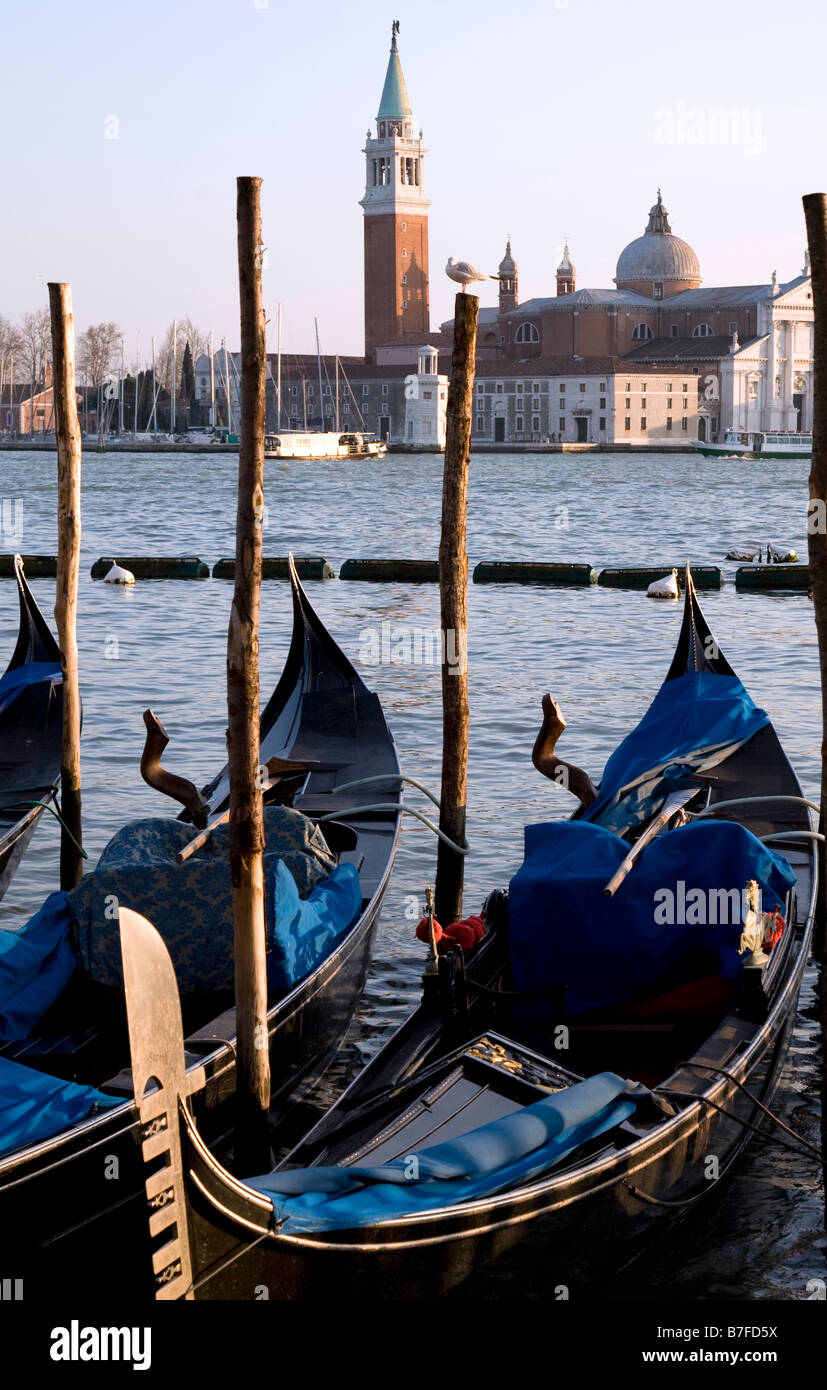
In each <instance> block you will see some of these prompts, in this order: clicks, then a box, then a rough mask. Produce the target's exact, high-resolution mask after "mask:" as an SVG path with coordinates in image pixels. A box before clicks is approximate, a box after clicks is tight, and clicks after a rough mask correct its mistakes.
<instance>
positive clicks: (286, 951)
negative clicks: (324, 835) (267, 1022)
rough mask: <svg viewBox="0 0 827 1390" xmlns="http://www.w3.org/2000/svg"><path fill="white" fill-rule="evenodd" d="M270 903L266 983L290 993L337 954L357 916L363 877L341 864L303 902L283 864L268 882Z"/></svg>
mask: <svg viewBox="0 0 827 1390" xmlns="http://www.w3.org/2000/svg"><path fill="white" fill-rule="evenodd" d="M266 901H267V936H268V956H267V978H268V981H269V983H270V987H271V988H272V989H289V988H291V987H292V986H293V985H294V984H296V983H297V982H298V981H299V980H303V979H304V977H305V975H309V974H310V972H311V970H315V968H316V966H317V965H320V964H321V963H322V961H323V960H325V959H326V957H327V956H329V955H330V953H331V952H332V951H333V950H335V948H336V947H337V946H338V944H339V942H340V941H341V939H342V937H343V936H344V935H345V934H346V932H347V929H348V927H350V926H351V924H352V923H353V922H354V921H355V920H356V918H357V917H358V916H359V912H360V910H361V907H362V890H361V888H360V886H359V874H358V872H357V870H356V868H355V867H354V865H353V864H339V865H337V867H336V868H335V869H333V870H332V871H331V873H330V874H329V875H328V877H327V878H326V879H323V880H322V882H321V883H317V884H316V887H315V888H314V889H313V890H312V891H311V893H310V895H309V897H307V898H304V899H302V898H300V897H299V890H298V888H297V886H296V880H295V879H294V877H293V875H292V874H291V872H290V870H289V869H288V868H287V865H286V864H284V863H283V861H282V860H279V862H278V864H277V865H276V867H275V869H274V870H273V872H272V873H271V874H269V876H268V879H267V885H266Z"/></svg>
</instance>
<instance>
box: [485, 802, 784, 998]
mask: <svg viewBox="0 0 827 1390" xmlns="http://www.w3.org/2000/svg"><path fill="white" fill-rule="evenodd" d="M628 850H629V846H628V844H626V843H625V841H623V840H621V839H620V838H619V837H618V836H617V835H614V834H613V833H612V832H611V831H610V830H606V829H605V828H604V827H603V826H601V825H590V824H588V822H585V821H562V822H560V821H554V822H549V823H546V824H543V825H527V826H526V828H525V859H524V861H523V864H522V867H521V868H520V869H518V871H517V873H516V874H515V875H514V878H513V879H512V880H511V888H510V891H509V912H508V915H509V939H510V945H511V964H512V971H513V980H514V988H515V989H516V990H526V991H532V990H548V989H554V988H558V987H561V986H566V992H565V995H564V996H563V999H562V1009H563V1013H564V1014H565V1015H566V1016H567V1017H577V1016H578V1015H581V1014H584V1013H588V1012H590V1011H591V1010H594V1009H600V1008H603V1007H605V1006H607V1005H609V1004H613V1003H617V1002H619V1001H621V1000H624V999H627V998H629V997H630V996H631V995H633V994H636V993H637V992H639V991H642V990H645V989H646V988H647V987H649V986H650V985H653V984H654V983H655V982H656V981H657V980H658V977H659V976H661V975H662V974H663V973H664V972H665V971H666V970H667V969H669V967H670V966H672V965H674V964H675V963H676V962H677V961H679V960H680V959H681V957H683V956H685V955H687V953H688V952H689V951H690V950H691V949H693V948H697V947H702V948H704V955H705V958H706V959H707V960H708V965H707V967H706V968H705V970H704V971H703V973H708V972H715V973H718V974H719V975H720V976H721V977H722V978H725V979H734V978H735V977H736V976H737V975H738V974H739V973H740V971H741V968H742V962H741V958H740V956H739V955H738V946H739V943H740V938H741V927H742V912H741V908H742V894H743V890H744V889H745V887H746V885H747V883H748V882H749V880H750V879H756V880H757V881H758V884H759V887H760V889H761V903H762V907H763V909H764V910H765V911H767V912H770V911H772V910H773V909H774V908H775V906H776V905H777V904H780V905H781V907H782V909H783V905H784V899H785V897H786V894H787V891H788V889H790V888H792V886H793V885H794V883H795V875H794V873H793V871H792V869H791V868H790V866H789V864H788V863H787V861H786V860H785V859H783V858H782V857H781V856H780V855H778V854H774V853H773V852H772V850H770V849H768V848H767V846H766V845H762V843H761V841H760V840H758V839H756V837H755V836H754V835H753V834H751V832H750V831H749V830H746V829H745V828H744V827H743V826H742V825H737V824H735V823H734V822H732V821H726V822H720V821H719V822H717V823H713V822H711V821H697V822H695V824H693V825H687V826H682V827H680V828H679V829H677V830H670V831H668V832H667V833H666V834H664V835H660V836H659V837H658V838H657V839H655V840H653V841H652V842H651V844H649V845H647V846H646V848H645V849H644V850H643V851H642V853H641V855H640V858H639V859H638V860H637V863H636V864H635V866H634V868H633V869H632V870H631V872H630V873H629V875H628V876H627V878H626V879H625V880H624V882H623V883H622V884H621V886H620V888H618V890H617V892H616V893H615V895H614V897H613V898H605V897H604V896H603V888H604V886H605V885H606V883H607V882H608V880H609V879H610V878H611V877H612V875H613V874H614V873H615V871H616V870H617V869H618V868H619V867H620V865H621V863H622V862H623V860H624V858H625V857H626V854H627V853H628ZM733 889H734V890H735V897H734V898H732V897H728V896H727V897H725V896H724V894H729V892H730V890H733ZM695 890H700V892H699V894H698V893H696V892H695ZM520 1008H521V1010H522V1011H523V1012H524V1014H525V1016H528V1015H531V1014H538V1015H539V1014H543V1013H547V1012H548V999H545V1000H543V999H538V1000H536V1001H532V1000H530V999H528V1000H524V1001H521V1004H520Z"/></svg>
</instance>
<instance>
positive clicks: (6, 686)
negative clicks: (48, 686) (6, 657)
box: [0, 661, 62, 714]
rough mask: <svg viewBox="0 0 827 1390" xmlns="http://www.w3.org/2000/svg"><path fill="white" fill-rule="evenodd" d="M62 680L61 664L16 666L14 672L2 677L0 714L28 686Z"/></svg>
mask: <svg viewBox="0 0 827 1390" xmlns="http://www.w3.org/2000/svg"><path fill="white" fill-rule="evenodd" d="M61 679H62V675H61V670H60V662H54V661H26V662H24V664H23V665H22V666H15V667H14V669H13V670H11V671H7V672H6V673H5V675H4V676H2V677H0V714H2V712H3V710H5V709H7V708H8V706H9V705H10V704H12V703H13V701H15V700H16V699H17V697H18V695H19V694H20V693H21V691H23V690H25V689H26V687H27V686H29V685H37V684H38V683H39V682H40V681H46V680H48V681H59V680H61Z"/></svg>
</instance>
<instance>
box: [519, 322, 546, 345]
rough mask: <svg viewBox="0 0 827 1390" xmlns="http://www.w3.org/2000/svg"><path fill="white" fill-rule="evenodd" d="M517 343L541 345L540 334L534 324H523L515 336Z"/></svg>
mask: <svg viewBox="0 0 827 1390" xmlns="http://www.w3.org/2000/svg"><path fill="white" fill-rule="evenodd" d="M514 341H515V343H539V341H540V334H539V333H538V332H537V329H536V327H535V326H534V324H533V323H521V324H520V326H519V328H518V329H517V332H516V333H515V334H514Z"/></svg>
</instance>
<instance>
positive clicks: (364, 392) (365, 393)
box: [362, 386, 370, 396]
mask: <svg viewBox="0 0 827 1390" xmlns="http://www.w3.org/2000/svg"><path fill="white" fill-rule="evenodd" d="M362 395H363V396H369V395H370V387H369V386H363V387H362Z"/></svg>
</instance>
